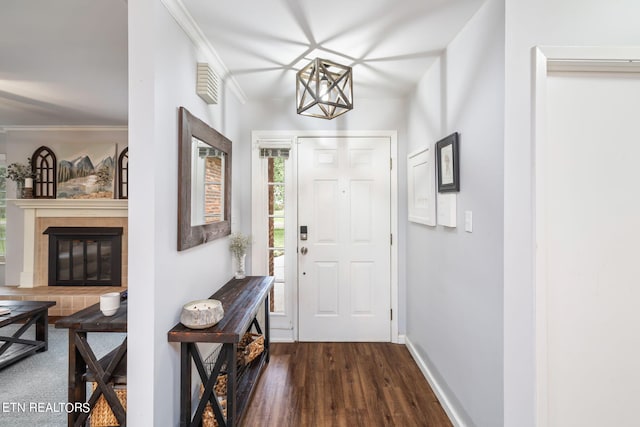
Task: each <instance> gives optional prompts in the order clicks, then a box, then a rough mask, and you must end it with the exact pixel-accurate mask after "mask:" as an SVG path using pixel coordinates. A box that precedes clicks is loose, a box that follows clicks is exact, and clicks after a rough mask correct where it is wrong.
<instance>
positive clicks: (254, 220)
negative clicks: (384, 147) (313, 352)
mask: <svg viewBox="0 0 640 427" xmlns="http://www.w3.org/2000/svg"><path fill="white" fill-rule="evenodd" d="M322 137H356V138H357V137H386V138H389V141H390V145H391V148H390V156H391V171H390V179H391V200H390V205H391V206H390V213H391V224H390V225H391V234H392V235H393V242H392V245H391V254H390V262H391V278H390V279H391V290H390V292H391V295H390V297H391V307H390V308H391V310H392V312H393V316H392V318H391V342H392V343H400V344H401V342H400V339H399V338H400V337H399V334H398V314H399V313H398V246H399V245H398V241H399V234H398V132H397V131H395V130H371V131H367V130H363V131H323V130H315V131H314V130H311V131H302V130H282V131H266V130H256V131H252V132H251V147H252V159H255V158H256V157H255V151H256V149H257V148H256V147H257V146H258V144H259V141H262V140H290V141H291V142H292V144H293V146H297V144H298V139H299V138H322ZM294 171H295V168H294ZM259 174H260V168H259V165H258V164H257V163H253V164H252V166H251V175H252V194H253V193H254V192H255V191H257V190H256V189H257V188H259V187H257V186H258V185H260V183H259V182H258V179H257V176H258V175H259ZM260 182H261V180H260ZM252 200H254V198H253V196H252ZM262 213H263V211H262V210H261V206H259V203H253V202H252V204H251V224H252V230H255V229H258V228H260V221H261V219H260V215H262ZM252 232H253V231H252ZM255 246H256V245H254V248H253V249H252V265H255V264H254V263H253V258H254V257H256V256H265V254H264V253H260V252H259V251H260V250H261V249H259V248H257V247H255ZM262 249H263V248H262ZM252 269H253V272H252V273H253V274H263V273H264V272H260V271H257V270H256V269H254V268H253V267H252ZM294 288H295V301H297V298H298V289H297V281H296V286H295V287H294ZM296 306H297V304H296ZM293 315H294V317H295V321H294V322H293V323H294V324H293V329H292V333H291V336H290V337H287V336H283V335H278V334H272V340H273V341H275V340H279V341H296V340H298V312H297V308H296V309H295V310H294V313H293Z"/></svg>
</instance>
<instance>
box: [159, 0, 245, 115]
mask: <svg viewBox="0 0 640 427" xmlns="http://www.w3.org/2000/svg"><path fill="white" fill-rule="evenodd" d="M161 1H162V4H163V5H164V7H165V8H166V9H167V11H169V13H170V14H171V16H173V19H175V20H176V22H177V23H178V25H179V26H180V28H182V30H183V31H184V32H185V33H186V34H187V36H188V37H189V38H190V39H191V41H192V42H193V44H194V45H195V46H196V47H197V48H198V49H199V50H200V52H202V54H204V55H205V57H206V59H207V60H208V61H209V62H210V64H211V66H212V67H213V68H214V69H215V70H216V72H217V73H218V75H220V76H221V79H222V81H224V82H225V83H226V84H228V85H229V88H230V89H231V91H232V92H233V93H234V95H235V96H236V97H237V98H238V100H239V101H240V102H241V103H242V104H244V103H246V102H247V96H246V95H245V93H244V91H243V90H242V88H241V87H240V85H239V84H238V81H237V80H236V79H235V78H234V77H233V76H232V75H231V72H230V71H229V69H228V68H227V66H226V65H225V64H224V62H223V61H222V59H221V58H220V55H218V52H217V51H216V50H215V48H214V47H213V45H212V44H211V42H210V41H209V39H207V37H206V36H205V35H204V33H203V32H202V29H201V28H200V26H199V25H198V24H197V23H196V21H195V20H194V19H193V16H191V13H189V11H188V10H187V8H186V6H185V5H184V3H182V0H161Z"/></svg>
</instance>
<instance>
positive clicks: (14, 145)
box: [5, 127, 127, 286]
mask: <svg viewBox="0 0 640 427" xmlns="http://www.w3.org/2000/svg"><path fill="white" fill-rule="evenodd" d="M5 140H6V154H7V165H8V164H11V163H14V162H19V163H27V158H29V157H31V155H32V154H33V152H34V151H35V150H36V149H37V148H38V147H40V146H43V145H45V146H47V147H49V148H50V149H51V150H52V151H53V152H54V154H57V155H58V156H59V153H60V152H61V150H62V148H63V147H66V148H68V147H70V146H72V145H73V146H77V147H78V148H79V149H81V148H82V147H85V146H87V145H91V144H103V143H104V144H113V145H114V149H115V145H116V144H117V145H118V152H120V151H121V150H122V149H123V148H125V147H126V146H127V131H126V130H123V128H118V127H114V128H108V127H106V128H85V127H75V128H74V127H70V128H59V129H56V128H43V129H38V128H33V129H28V128H25V129H23V130H7V132H6V135H5ZM58 160H60V158H59V157H58ZM15 191H16V186H15V183H14V182H13V181H8V182H7V197H8V198H10V199H11V198H15V195H16V193H15ZM23 249H24V234H23V211H22V209H20V208H18V207H16V206H15V205H14V204H13V203H11V202H9V203H8V204H7V264H6V276H5V280H6V284H7V285H13V286H15V285H18V284H20V272H21V271H22V259H23V256H22V255H23ZM40 285H42V284H41V283H40Z"/></svg>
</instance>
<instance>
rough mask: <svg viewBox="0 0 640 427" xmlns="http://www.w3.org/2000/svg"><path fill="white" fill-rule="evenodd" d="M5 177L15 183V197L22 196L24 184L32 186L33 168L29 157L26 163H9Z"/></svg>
mask: <svg viewBox="0 0 640 427" xmlns="http://www.w3.org/2000/svg"><path fill="white" fill-rule="evenodd" d="M7 178H9V179H10V180H11V181H14V182H15V183H16V198H17V199H21V198H22V192H23V189H24V187H25V182H26V184H27V185H26V186H27V187H28V188H33V170H31V159H27V164H24V163H11V164H10V165H9V166H7Z"/></svg>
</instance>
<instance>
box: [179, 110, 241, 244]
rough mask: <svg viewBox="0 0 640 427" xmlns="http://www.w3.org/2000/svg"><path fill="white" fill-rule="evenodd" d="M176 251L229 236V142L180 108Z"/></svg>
mask: <svg viewBox="0 0 640 427" xmlns="http://www.w3.org/2000/svg"><path fill="white" fill-rule="evenodd" d="M179 132H180V135H179V137H178V144H179V149H178V152H179V154H178V176H179V177H178V250H179V251H182V250H185V249H189V248H191V247H194V246H197V245H200V244H202V243H206V242H210V241H212V240H215V239H219V238H220V237H224V236H227V235H229V234H230V233H231V141H230V140H229V139H227V138H226V137H225V136H224V135H222V134H221V133H220V132H218V131H216V130H215V129H213V128H212V127H210V126H209V125H207V124H206V123H205V122H203V121H202V120H200V119H198V118H197V117H195V116H194V115H193V114H191V113H190V112H189V111H187V109H186V108H184V107H180V112H179Z"/></svg>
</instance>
